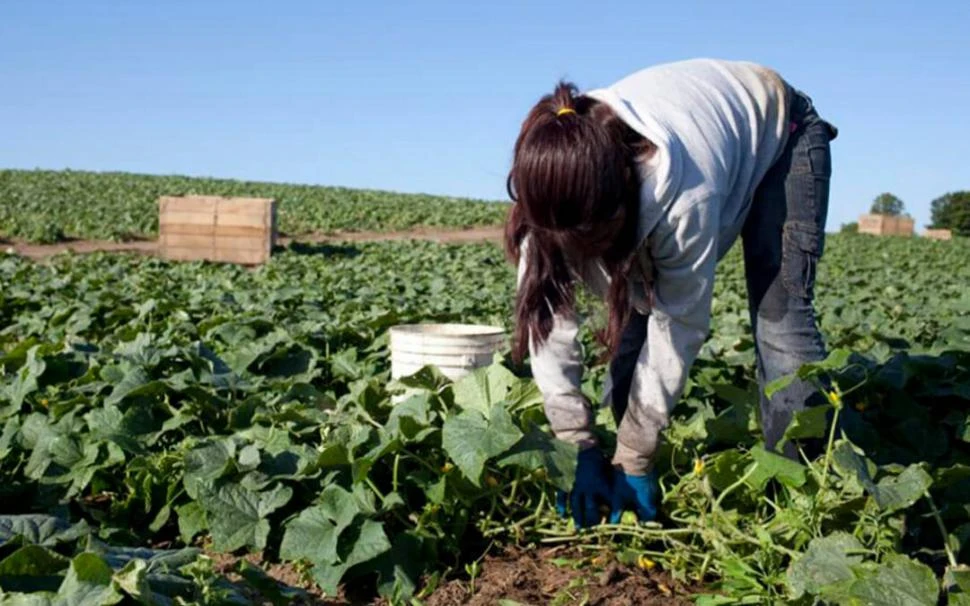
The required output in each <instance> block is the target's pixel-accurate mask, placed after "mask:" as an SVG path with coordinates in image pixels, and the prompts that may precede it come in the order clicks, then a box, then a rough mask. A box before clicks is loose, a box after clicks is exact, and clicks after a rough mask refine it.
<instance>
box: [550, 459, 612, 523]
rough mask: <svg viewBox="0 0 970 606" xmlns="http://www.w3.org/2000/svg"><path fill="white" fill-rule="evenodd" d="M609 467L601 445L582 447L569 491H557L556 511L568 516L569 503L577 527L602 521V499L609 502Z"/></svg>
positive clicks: (603, 501)
mask: <svg viewBox="0 0 970 606" xmlns="http://www.w3.org/2000/svg"><path fill="white" fill-rule="evenodd" d="M609 478H610V467H609V465H607V464H606V461H605V460H604V459H603V454H602V453H601V452H600V450H599V448H587V449H585V450H581V451H579V456H578V457H577V459H576V480H575V481H574V482H573V490H572V492H570V493H569V494H568V495H567V494H566V493H565V492H563V491H561V490H560V491H559V492H558V493H557V494H556V511H558V512H559V515H561V516H562V517H566V505H567V502H568V504H569V508H570V509H571V510H572V514H573V522H575V524H576V527H577V528H587V527H589V526H593V525H594V524H597V523H598V522H599V507H598V505H599V503H601V502H602V503H609V502H610V483H609Z"/></svg>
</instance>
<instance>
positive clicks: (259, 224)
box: [158, 196, 277, 265]
mask: <svg viewBox="0 0 970 606" xmlns="http://www.w3.org/2000/svg"><path fill="white" fill-rule="evenodd" d="M158 211H159V212H158V233H159V237H158V250H159V252H160V254H161V255H162V256H163V257H164V258H166V259H170V260H173V261H216V262H222V263H238V264H240V265H258V264H260V263H265V262H267V261H269V258H270V255H271V254H272V251H273V246H274V245H275V244H276V229H277V228H276V202H275V201H274V200H268V199H264V198H221V197H217V196H184V197H162V198H159V200H158Z"/></svg>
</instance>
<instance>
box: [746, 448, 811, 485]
mask: <svg viewBox="0 0 970 606" xmlns="http://www.w3.org/2000/svg"><path fill="white" fill-rule="evenodd" d="M751 457H752V458H753V459H754V463H755V464H756V465H757V466H758V467H757V469H755V471H754V473H752V474H751V476H750V477H749V478H748V480H747V484H748V485H749V486H751V487H752V488H754V489H755V490H763V489H764V487H765V486H766V485H767V484H768V480H771V479H777V480H778V481H779V482H781V483H782V484H784V485H785V486H788V487H790V488H798V487H799V486H803V485H804V484H805V480H806V477H805V471H806V467H805V466H804V465H802V464H801V463H798V462H796V461H792V460H791V459H788V458H786V457H783V456H781V455H777V454H775V453H773V452H768V451H767V450H765V449H764V447H763V446H761V445H758V446H756V447H754V448H752V449H751Z"/></svg>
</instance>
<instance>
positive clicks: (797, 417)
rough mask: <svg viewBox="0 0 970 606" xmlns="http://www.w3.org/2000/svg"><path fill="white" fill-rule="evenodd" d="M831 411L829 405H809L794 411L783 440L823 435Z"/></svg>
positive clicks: (820, 436)
mask: <svg viewBox="0 0 970 606" xmlns="http://www.w3.org/2000/svg"><path fill="white" fill-rule="evenodd" d="M831 412H832V407H831V406H811V407H809V408H806V409H805V410H800V411H798V412H796V413H795V414H794V416H793V417H792V420H791V423H789V424H788V428H787V429H786V430H785V436H784V440H785V441H790V440H803V439H805V438H822V437H825V435H826V429H827V428H828V418H829V415H830V414H831Z"/></svg>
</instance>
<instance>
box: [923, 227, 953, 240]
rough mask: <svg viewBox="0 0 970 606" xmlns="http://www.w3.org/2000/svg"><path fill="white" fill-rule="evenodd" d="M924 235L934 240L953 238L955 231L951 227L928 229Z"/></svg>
mask: <svg viewBox="0 0 970 606" xmlns="http://www.w3.org/2000/svg"><path fill="white" fill-rule="evenodd" d="M923 235H924V236H925V237H927V238H931V239H933V240H952V239H953V232H952V231H950V230H949V229H927V230H926V231H924V232H923Z"/></svg>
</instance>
